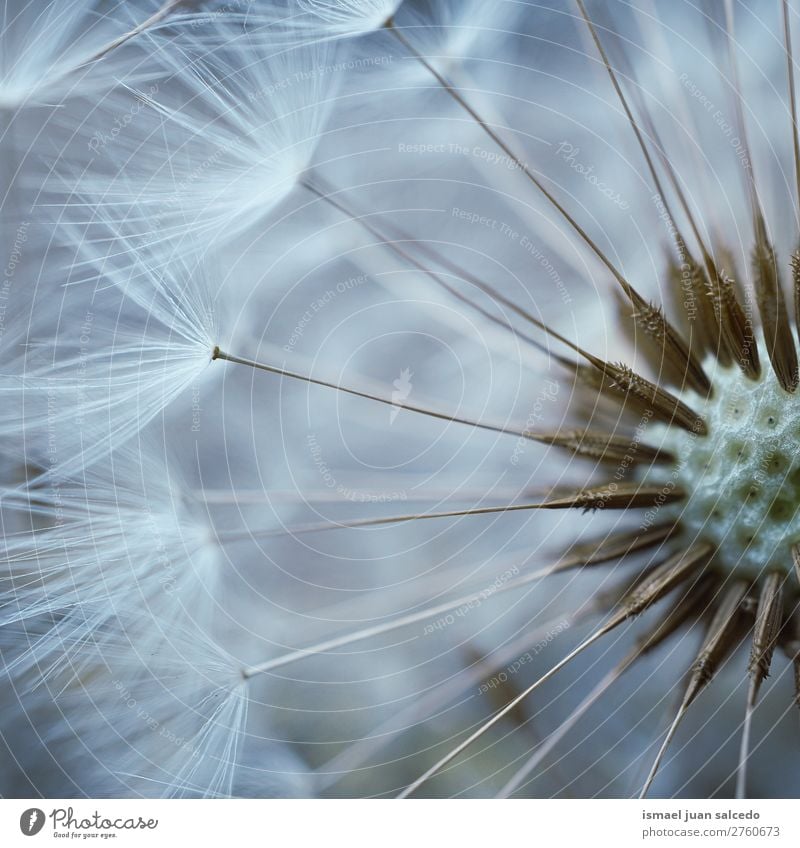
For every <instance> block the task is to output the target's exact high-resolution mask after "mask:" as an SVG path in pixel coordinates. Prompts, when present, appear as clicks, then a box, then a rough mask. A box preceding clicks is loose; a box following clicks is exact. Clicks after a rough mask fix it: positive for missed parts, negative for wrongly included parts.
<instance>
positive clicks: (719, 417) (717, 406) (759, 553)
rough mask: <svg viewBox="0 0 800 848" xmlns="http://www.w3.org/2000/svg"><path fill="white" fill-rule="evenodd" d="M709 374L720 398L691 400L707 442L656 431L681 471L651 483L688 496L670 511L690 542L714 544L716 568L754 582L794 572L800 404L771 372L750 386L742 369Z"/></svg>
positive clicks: (799, 521)
mask: <svg viewBox="0 0 800 848" xmlns="http://www.w3.org/2000/svg"><path fill="white" fill-rule="evenodd" d="M762 353H763V355H764V356H766V354H765V353H764V351H763V345H762ZM708 366H709V368H708V370H709V372H710V373H713V374H714V378H713V382H714V394H713V395H712V396H711V397H709V398H705V399H700V398H698V397H697V396H696V395H694V394H693V393H691V392H687V393H686V396H687V398H691V401H690V402H691V403H693V404H694V406H695V408H696V409H697V410H698V411H699V412H700V414H701V415H702V416H703V417H704V419H705V421H706V424H707V427H708V435H706V436H700V435H697V434H694V433H689V432H686V431H685V430H680V429H679V428H676V427H663V426H662V425H657V426H654V427H653V432H652V433H651V434H649V435H650V437H651V438H653V439H656V440H657V442H658V444H659V445H662V446H663V447H664V448H666V449H667V450H669V451H670V452H671V453H672V454H673V455H674V456H675V457H676V463H675V465H674V466H673V467H672V468H665V469H657V470H654V471H653V472H648V474H647V475H646V477H647V479H648V480H649V479H655V480H658V481H661V482H663V483H664V485H665V486H672V485H678V486H680V487H681V488H683V489H684V490H685V491H686V492H687V499H686V501H685V503H683V504H681V505H680V506H679V507H677V508H676V507H665V508H664V509H665V511H669V512H671V513H672V514H674V515H675V517H676V518H678V519H679V520H680V522H681V525H682V527H683V528H684V533H685V534H686V535H687V537H688V538H690V539H698V540H699V539H702V540H705V541H709V542H712V543H713V544H714V546H715V548H717V549H718V553H717V555H716V557H715V564H717V565H719V566H720V567H722V568H724V569H725V570H727V571H730V572H732V573H734V574H737V575H740V576H744V577H747V578H750V579H753V580H755V579H758V578H759V577H760V576H762V575H763V574H764V573H766V572H767V571H769V570H771V569H779V570H781V571H783V572H788V571H790V570H791V568H792V558H791V547H792V545H793V544H796V543H797V542H798V541H800V515H798V510H800V452H798V450H797V445H798V441H799V440H800V409H798V406H797V398H796V397H795V396H794V395H793V394H790V393H789V392H787V391H785V390H784V389H782V388H781V386H780V384H779V383H778V380H777V378H776V376H775V374H774V373H773V371H772V370H771V369H769V368H765V369H764V370H763V371H762V373H761V375H760V377H759V378H758V379H757V380H756V381H751V380H748V379H746V378H745V377H744V376H743V375H742V372H741V370H740V369H739V368H738V366H736V365H731V366H728V367H721V366H718V365H716V364H715V363H713V362H708Z"/></svg>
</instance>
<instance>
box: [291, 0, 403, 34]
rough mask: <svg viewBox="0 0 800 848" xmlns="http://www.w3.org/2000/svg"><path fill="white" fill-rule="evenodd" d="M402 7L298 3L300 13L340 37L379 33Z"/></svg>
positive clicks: (337, 0) (339, 0)
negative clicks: (308, 16)
mask: <svg viewBox="0 0 800 848" xmlns="http://www.w3.org/2000/svg"><path fill="white" fill-rule="evenodd" d="M401 3H402V0H297V5H298V6H299V8H300V9H301V10H303V11H304V12H306V13H308V14H309V15H310V16H313V17H315V18H317V19H318V20H319V21H320V23H323V24H325V25H327V27H329V29H330V31H331V33H332V34H334V35H340V36H345V35H360V34H362V33H367V32H372V31H373V30H376V29H380V27H382V26H383V25H384V24H385V23H386V22H387V21H388V20H389V19H390V18H391V17H392V15H393V14H394V13H395V12H396V11H397V9H398V8H399V7H400V4H401Z"/></svg>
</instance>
